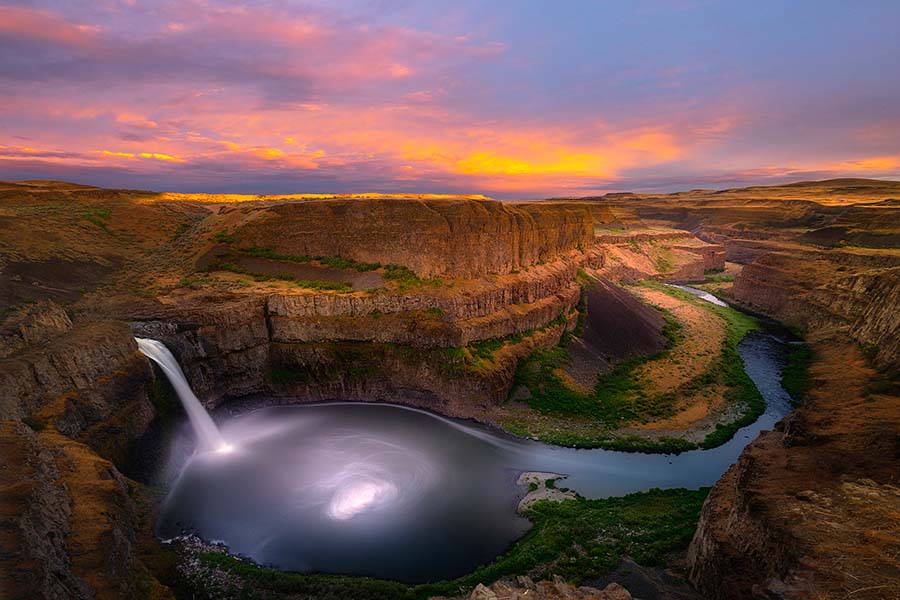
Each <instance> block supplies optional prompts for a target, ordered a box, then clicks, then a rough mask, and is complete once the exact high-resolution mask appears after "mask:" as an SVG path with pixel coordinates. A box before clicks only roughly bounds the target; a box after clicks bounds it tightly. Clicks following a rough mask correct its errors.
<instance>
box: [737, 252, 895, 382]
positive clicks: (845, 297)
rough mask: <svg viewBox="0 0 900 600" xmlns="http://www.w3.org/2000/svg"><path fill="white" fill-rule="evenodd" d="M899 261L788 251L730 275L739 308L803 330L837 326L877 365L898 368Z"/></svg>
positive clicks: (853, 254)
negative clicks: (747, 309) (869, 351)
mask: <svg viewBox="0 0 900 600" xmlns="http://www.w3.org/2000/svg"><path fill="white" fill-rule="evenodd" d="M898 261H900V259H898V258H896V257H894V256H891V255H884V254H880V253H872V254H870V253H864V252H846V251H836V250H831V251H826V250H822V251H815V250H810V249H807V250H796V249H794V248H791V249H790V250H786V251H785V250H783V251H772V252H768V253H766V254H763V255H761V256H760V257H759V258H758V259H756V260H755V261H754V262H753V263H751V264H749V265H747V266H745V267H744V269H743V270H742V271H741V273H740V274H739V275H738V276H737V278H736V279H735V282H734V285H733V287H732V295H733V297H734V299H735V300H736V301H738V302H739V303H740V304H742V305H744V306H745V307H747V308H749V309H751V310H754V311H756V312H761V313H764V314H767V315H771V316H773V317H775V318H777V319H779V320H780V321H782V322H784V323H787V324H789V325H792V326H794V327H798V328H800V329H805V330H808V331H825V330H834V329H838V330H842V331H845V332H846V333H847V334H848V335H849V336H850V338H851V339H854V340H856V341H857V342H858V343H861V344H864V345H865V346H866V347H867V348H868V349H870V350H871V351H872V353H873V355H874V358H875V360H876V362H877V364H879V365H880V366H882V367H883V368H885V369H888V370H895V369H898V368H900V309H898V307H900V266H895V265H898Z"/></svg>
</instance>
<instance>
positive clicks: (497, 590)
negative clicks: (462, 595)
mask: <svg viewBox="0 0 900 600" xmlns="http://www.w3.org/2000/svg"><path fill="white" fill-rule="evenodd" d="M467 598H468V600H631V594H629V593H628V590H626V589H625V588H623V587H622V586H621V585H619V584H618V583H611V584H609V585H608V586H606V587H605V588H603V589H597V588H593V587H588V586H580V587H576V586H574V585H572V584H571V583H568V582H567V581H566V580H564V579H563V578H562V577H559V576H558V575H554V576H553V578H552V579H551V580H549V581H538V582H535V581H533V580H532V579H531V578H530V577H524V576H523V577H517V578H516V579H515V580H514V581H512V580H511V581H498V582H496V583H493V584H491V585H489V586H487V585H484V584H481V583H479V584H478V586H476V587H475V589H474V590H472V593H471V594H469V595H468V596H467Z"/></svg>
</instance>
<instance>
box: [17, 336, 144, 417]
mask: <svg viewBox="0 0 900 600" xmlns="http://www.w3.org/2000/svg"><path fill="white" fill-rule="evenodd" d="M148 375H149V370H148V367H147V363H146V361H145V360H144V359H143V358H142V357H141V356H140V355H139V354H138V352H137V345H136V344H135V342H134V338H133V337H132V335H131V330H130V329H129V328H128V326H127V325H126V324H125V323H115V322H97V323H87V324H83V325H81V326H80V327H78V328H76V329H73V330H72V331H71V332H68V333H66V334H64V335H62V336H60V337H58V338H56V339H54V340H53V343H52V344H49V345H47V346H45V347H40V346H39V347H37V348H33V349H29V350H27V351H26V352H22V353H19V354H17V355H15V356H13V357H11V358H7V359H4V360H2V361H0V417H2V418H3V419H19V418H22V417H25V416H28V415H32V416H40V417H41V418H44V419H48V420H52V421H53V423H54V424H55V426H56V427H57V428H58V429H59V430H60V431H62V432H64V433H67V434H69V435H79V434H80V433H81V432H83V431H84V430H85V428H86V427H87V426H89V425H90V424H92V423H97V422H100V421H103V420H105V419H108V418H109V417H111V416H112V414H113V413H115V412H116V411H117V410H119V409H120V408H121V407H122V406H123V405H124V404H125V403H127V401H128V399H129V394H128V388H129V387H130V386H131V385H132V384H133V383H135V382H138V383H139V382H141V381H146V380H147V378H148Z"/></svg>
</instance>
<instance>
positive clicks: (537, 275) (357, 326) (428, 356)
mask: <svg viewBox="0 0 900 600" xmlns="http://www.w3.org/2000/svg"><path fill="white" fill-rule="evenodd" d="M602 264H603V253H602V252H601V251H600V250H598V249H592V250H588V251H586V252H578V251H575V252H570V253H567V254H566V255H565V256H562V257H560V258H559V259H558V260H556V261H553V262H550V263H548V264H545V265H539V266H534V267H531V268H529V269H528V270H525V271H522V272H519V273H515V274H509V275H504V276H493V277H485V278H479V279H476V280H469V281H461V282H456V283H454V284H453V285H452V286H439V287H432V286H423V287H421V288H418V289H416V290H413V291H410V292H403V293H383V294H352V295H350V294H322V293H312V292H309V293H302V292H301V293H290V294H286V293H267V294H256V293H248V294H241V293H239V292H234V293H227V294H223V293H217V294H215V295H205V294H195V295H185V296H173V297H172V298H167V299H166V300H167V301H166V302H165V303H147V304H146V305H144V306H140V307H134V306H129V307H126V308H125V309H123V312H121V313H119V314H117V315H115V316H116V317H118V318H130V319H131V320H132V323H131V324H132V329H133V330H134V332H135V334H136V335H139V336H144V337H151V338H154V339H159V340H162V341H163V342H164V343H166V345H167V346H169V348H170V349H172V351H173V353H174V354H175V356H176V357H177V358H178V360H179V362H180V363H181V365H182V368H183V369H184V371H185V375H186V376H187V378H188V380H189V381H190V382H191V386H192V387H193V389H194V391H195V393H197V394H198V396H199V397H200V398H203V399H205V400H206V401H207V402H208V403H214V402H218V401H219V400H221V399H222V398H223V397H226V396H228V397H240V396H246V395H249V394H256V393H263V392H265V393H272V392H273V386H272V381H271V377H270V375H271V373H270V371H271V369H272V368H273V367H274V368H277V369H288V368H300V369H301V370H302V369H306V368H307V367H308V366H310V365H318V364H319V363H320V362H323V363H328V362H329V361H328V360H326V359H325V358H323V355H322V352H324V350H323V349H324V348H337V347H343V348H356V347H357V346H355V345H354V344H360V343H369V344H375V345H377V346H373V347H385V346H402V347H404V348H407V347H414V348H421V349H434V350H441V349H447V348H461V347H464V346H467V345H470V344H473V343H477V342H480V341H484V340H489V339H498V338H505V337H509V336H515V335H522V334H528V333H530V332H532V331H535V330H537V329H541V328H543V327H545V326H547V325H548V324H550V323H551V322H554V321H555V320H557V319H558V318H559V317H560V316H561V315H563V316H566V315H568V314H569V313H570V312H571V311H572V310H573V309H574V308H575V306H576V304H577V303H578V300H579V296H580V287H579V285H578V284H577V283H576V282H575V280H576V278H577V276H578V270H579V269H581V268H584V267H586V268H592V267H597V266H600V265H602ZM555 330H556V329H554V331H555ZM556 339H557V340H558V339H559V338H558V335H557V338H556ZM342 344H343V346H341V345H342ZM276 351H277V353H278V357H274V356H272V353H273V352H276ZM291 353H293V358H291V359H290V360H286V359H285V357H287V356H288V355H290V354H291ZM392 354H393V353H392V352H391V351H386V352H383V353H379V354H376V355H374V356H373V357H372V358H371V360H372V361H374V362H373V365H372V366H373V368H374V367H378V370H380V371H383V372H390V373H392V374H393V377H392V378H391V381H392V383H390V385H387V384H385V381H384V380H383V379H381V380H378V381H376V382H374V385H373V386H370V387H368V388H365V387H363V388H361V387H360V382H359V381H354V382H352V385H351V384H350V383H348V382H346V381H344V382H342V383H341V384H340V385H342V386H344V387H343V388H341V389H343V390H344V392H341V391H340V389H335V388H332V387H328V386H324V387H323V386H320V387H319V388H315V389H312V388H311V389H310V390H307V391H303V392H301V390H297V389H295V388H292V389H294V392H295V393H297V394H301V393H302V394H309V395H311V397H315V398H323V397H328V398H330V399H342V398H343V396H342V395H341V394H342V393H347V394H350V391H349V390H351V389H352V390H355V391H354V392H353V393H352V394H351V396H348V398H344V399H349V398H350V397H352V398H356V397H359V398H360V399H365V397H366V394H369V395H371V396H372V397H373V398H374V399H382V398H383V399H388V398H390V397H392V395H393V397H401V398H402V397H405V396H410V397H412V396H415V393H414V392H413V390H418V393H419V394H421V395H422V396H423V397H425V396H427V397H430V398H432V399H437V401H439V402H440V403H441V404H443V405H447V404H448V403H454V402H459V403H462V399H463V398H466V397H470V398H471V399H472V403H474V404H477V403H478V402H497V401H499V399H502V398H505V391H504V390H505V389H506V388H507V387H508V385H509V383H510V381H511V379H512V375H513V372H514V370H515V365H514V364H512V365H511V366H509V367H508V368H507V367H504V368H502V369H491V370H490V374H489V376H488V375H487V374H482V375H483V376H482V377H481V379H480V380H477V381H476V380H475V379H477V378H475V379H473V380H471V381H470V380H465V381H462V382H453V381H452V380H453V379H454V377H452V376H449V375H447V373H446V372H443V375H444V376H442V377H440V378H435V377H434V376H433V375H432V374H433V373H438V374H440V373H442V371H441V368H442V367H441V363H442V361H444V362H446V353H444V354H441V353H440V352H437V353H427V352H426V353H419V354H416V353H413V354H409V353H407V355H406V356H405V358H404V359H402V360H397V361H394V362H393V363H392V362H390V361H389V357H390V356H392ZM334 360H337V359H334ZM404 360H405V361H406V362H407V363H409V364H404V362H403V361H404ZM421 361H425V362H424V363H422V365H424V366H421V365H420V362H421ZM388 364H390V365H392V366H391V367H390V368H387V365H388ZM504 364H505V363H504ZM316 369H318V371H319V372H321V371H322V369H321V368H320V367H316ZM421 369H425V372H424V373H423V372H421ZM304 372H306V371H304ZM501 374H502V379H495V378H500V377H501ZM407 375H408V376H407ZM456 375H457V376H460V375H461V374H460V373H457V374H456ZM484 377H488V378H489V381H484ZM417 382H418V383H417ZM323 385H324V384H323ZM426 405H427V404H426Z"/></svg>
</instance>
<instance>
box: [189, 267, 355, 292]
mask: <svg viewBox="0 0 900 600" xmlns="http://www.w3.org/2000/svg"><path fill="white" fill-rule="evenodd" d="M206 271H207V272H211V271H228V272H230V273H237V274H239V275H249V276H251V277H253V280H254V281H259V282H268V281H285V282H288V283H292V284H294V285H295V286H297V287H300V288H305V289H310V290H327V291H335V292H352V291H353V286H352V285H350V284H349V283H344V282H342V281H319V280H310V279H300V278H298V277H294V276H293V275H290V274H289V273H276V274H272V275H264V274H261V273H254V272H253V271H250V270H248V269H245V268H244V267H241V266H239V265H236V264H234V263H220V262H212V263H210V264H209V265H207V267H206Z"/></svg>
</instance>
